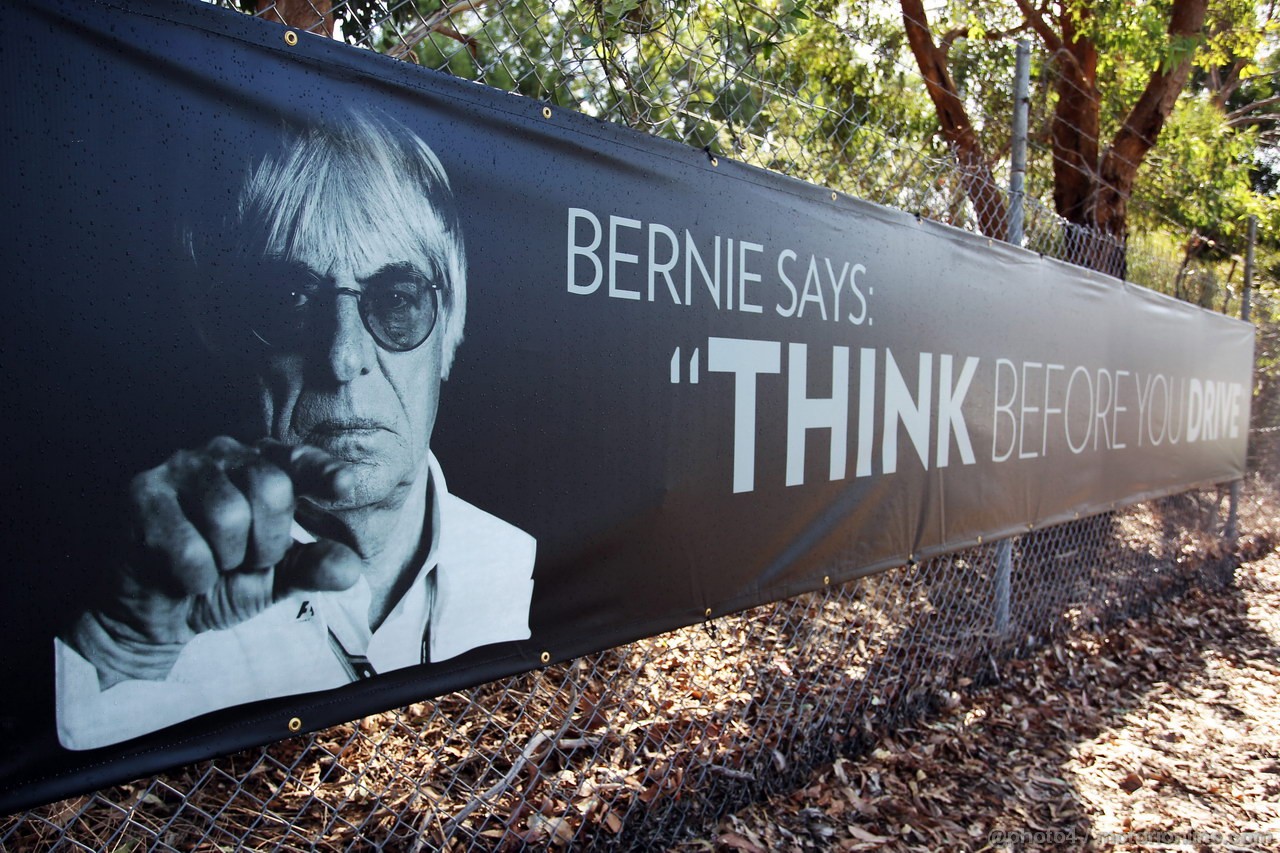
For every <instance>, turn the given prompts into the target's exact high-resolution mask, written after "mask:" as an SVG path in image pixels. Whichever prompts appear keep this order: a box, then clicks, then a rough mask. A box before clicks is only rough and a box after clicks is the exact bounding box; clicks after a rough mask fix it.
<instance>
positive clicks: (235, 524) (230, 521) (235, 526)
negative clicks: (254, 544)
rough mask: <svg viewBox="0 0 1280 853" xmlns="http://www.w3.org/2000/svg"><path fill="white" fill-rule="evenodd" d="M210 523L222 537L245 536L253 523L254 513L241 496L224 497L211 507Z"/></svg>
mask: <svg viewBox="0 0 1280 853" xmlns="http://www.w3.org/2000/svg"><path fill="white" fill-rule="evenodd" d="M209 522H210V525H211V526H212V527H213V529H214V530H216V531H217V533H218V534H220V535H222V536H227V535H229V534H230V535H235V534H243V532H244V531H246V530H248V528H249V525H250V524H252V523H253V511H252V510H250V508H249V503H248V501H246V500H245V499H244V498H242V497H240V496H239V495H234V496H232V495H224V496H222V497H221V499H220V500H217V501H215V502H214V504H213V506H212V507H210V511H209Z"/></svg>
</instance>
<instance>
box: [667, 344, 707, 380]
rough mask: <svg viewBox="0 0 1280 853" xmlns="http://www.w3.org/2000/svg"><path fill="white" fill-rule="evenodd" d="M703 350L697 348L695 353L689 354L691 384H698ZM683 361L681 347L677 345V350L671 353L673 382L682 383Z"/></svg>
mask: <svg viewBox="0 0 1280 853" xmlns="http://www.w3.org/2000/svg"><path fill="white" fill-rule="evenodd" d="M701 352H702V350H700V349H695V350H694V351H693V355H691V356H689V384H690V385H697V384H698V364H699V361H700V355H701ZM682 363H683V362H681V360H680V347H676V351H675V352H673V353H672V354H671V384H672V385H679V384H680V366H681V364H682Z"/></svg>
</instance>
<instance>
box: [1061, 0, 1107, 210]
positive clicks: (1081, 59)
mask: <svg viewBox="0 0 1280 853" xmlns="http://www.w3.org/2000/svg"><path fill="white" fill-rule="evenodd" d="M1076 11H1078V13H1079V14H1080V15H1082V16H1086V17H1087V16H1088V15H1089V14H1090V11H1089V7H1088V6H1075V5H1072V6H1071V8H1070V9H1066V8H1064V9H1063V12H1062V15H1061V17H1060V18H1059V20H1058V26H1059V29H1060V32H1061V33H1062V36H1061V39H1060V46H1059V48H1058V50H1057V51H1056V53H1055V56H1054V59H1055V60H1057V62H1056V65H1057V70H1058V75H1057V85H1056V89H1057V92H1058V103H1057V106H1056V107H1055V109H1054V111H1053V127H1052V134H1051V135H1052V140H1053V204H1054V209H1055V210H1057V211H1058V215H1059V216H1061V217H1063V218H1064V219H1066V220H1067V221H1068V222H1073V223H1075V224H1077V225H1086V226H1087V225H1092V224H1093V222H1092V221H1091V220H1090V218H1089V200H1090V198H1091V197H1092V195H1093V187H1094V183H1095V181H1096V179H1097V168H1098V149H1099V147H1100V145H1099V142H1098V133H1099V118H1098V117H1099V115H1100V108H1099V105H1100V103H1101V99H1100V97H1099V95H1098V50H1097V48H1096V47H1095V46H1094V44H1093V42H1092V41H1090V40H1088V39H1081V38H1079V37H1078V33H1077V31H1076V26H1075V21H1074V20H1073V19H1072V14H1074V13H1075V12H1076Z"/></svg>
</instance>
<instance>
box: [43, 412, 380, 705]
mask: <svg viewBox="0 0 1280 853" xmlns="http://www.w3.org/2000/svg"><path fill="white" fill-rule="evenodd" d="M354 484H355V477H354V475H353V474H352V472H351V470H350V466H349V464H348V463H346V462H343V461H341V460H338V459H335V458H334V457H333V456H330V455H329V454H328V453H326V452H325V451H323V450H320V449H319V448H315V447H308V446H297V447H292V446H289V445H286V444H282V443H280V442H277V441H272V440H270V439H264V440H262V441H259V442H257V443H255V444H252V445H247V444H242V443H240V442H238V441H236V440H235V439H232V438H227V437H225V436H223V437H219V438H215V439H213V440H212V441H210V442H209V443H208V444H207V445H206V446H205V447H203V448H201V449H199V450H180V451H178V452H177V453H175V454H173V455H172V456H171V457H169V459H168V460H166V461H165V462H164V463H163V464H162V465H160V466H158V467H156V468H152V469H151V470H149V471H144V472H142V473H141V474H139V475H138V476H136V477H134V478H133V481H132V482H131V483H130V487H129V500H128V516H129V524H130V528H131V529H130V534H131V535H130V545H129V548H128V552H127V553H126V555H125V558H124V560H123V564H122V565H120V566H119V567H118V568H117V569H116V571H115V574H114V577H113V579H112V581H113V582H112V583H111V584H110V587H111V592H110V593H109V595H108V597H107V599H106V600H105V601H103V602H102V604H101V605H100V606H99V607H98V608H97V609H94V610H90V611H88V612H87V613H85V614H84V615H83V616H81V618H80V619H79V620H78V621H77V622H76V624H75V625H74V626H73V627H72V629H71V631H70V632H69V634H68V635H67V636H66V637H65V638H64V639H65V640H66V642H67V643H68V644H70V645H71V646H72V648H74V649H75V650H76V651H77V652H79V653H80V655H82V656H83V657H84V658H85V659H86V660H88V661H90V662H91V663H92V664H93V665H94V666H95V668H96V669H97V671H98V680H99V683H100V686H101V687H102V689H106V688H108V687H110V686H111V685H113V684H115V683H117V682H119V681H122V680H125V679H131V678H132V679H148V680H155V681H158V680H162V679H164V678H165V677H166V676H167V675H168V674H169V671H170V670H171V669H172V668H173V665H174V663H175V662H176V661H177V659H178V655H179V654H180V653H181V651H182V649H183V647H184V646H185V645H186V643H187V642H188V641H189V640H190V639H191V638H192V637H194V636H195V635H197V634H199V633H201V632H203V631H210V630H214V629H220V628H230V627H232V626H234V625H238V624H239V623H241V622H243V621H245V620H246V619H249V618H251V617H253V616H256V615H257V614H258V613H261V612H262V611H263V610H265V609H266V608H268V607H270V606H271V605H272V604H274V603H275V602H276V601H279V600H280V599H282V598H284V597H286V596H288V595H290V594H292V593H294V592H297V591H301V590H316V591H322V590H343V589H347V588H349V587H350V586H351V585H352V584H354V583H355V582H356V581H357V580H358V579H359V577H360V570H361V563H360V559H359V557H358V556H357V555H356V553H355V552H354V551H352V550H351V549H350V548H348V547H347V546H345V545H343V544H341V543H338V542H334V541H331V540H326V539H321V540H318V541H316V542H314V543H311V544H306V545H301V544H298V543H296V542H294V541H293V537H292V528H293V516H294V511H295V509H296V508H297V502H298V500H299V499H300V498H310V499H313V500H316V501H320V502H325V501H337V500H341V499H343V498H345V497H347V493H348V492H349V490H350V489H351V488H353V486H354Z"/></svg>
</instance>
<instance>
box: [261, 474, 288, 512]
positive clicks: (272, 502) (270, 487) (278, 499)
mask: <svg viewBox="0 0 1280 853" xmlns="http://www.w3.org/2000/svg"><path fill="white" fill-rule="evenodd" d="M253 499H254V501H255V502H257V503H258V504H259V505H260V506H261V507H262V508H263V509H264V510H265V511H267V512H268V513H270V514H272V515H282V514H284V513H291V512H292V511H293V501H294V495H293V481H292V480H290V479H289V477H288V476H287V475H286V474H284V473H283V472H282V471H280V470H279V469H275V468H272V469H265V468H259V469H257V470H255V472H254V477H253Z"/></svg>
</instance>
